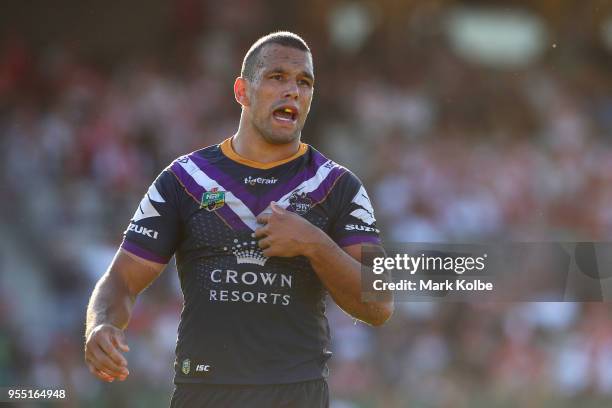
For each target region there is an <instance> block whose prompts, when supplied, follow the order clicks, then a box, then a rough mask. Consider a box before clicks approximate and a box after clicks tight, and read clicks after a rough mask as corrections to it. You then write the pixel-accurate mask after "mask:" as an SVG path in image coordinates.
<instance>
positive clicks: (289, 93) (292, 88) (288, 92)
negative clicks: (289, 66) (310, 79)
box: [283, 81, 300, 99]
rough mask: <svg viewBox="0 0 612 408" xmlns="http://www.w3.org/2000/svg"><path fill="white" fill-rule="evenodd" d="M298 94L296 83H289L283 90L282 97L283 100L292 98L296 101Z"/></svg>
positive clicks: (298, 89)
mask: <svg viewBox="0 0 612 408" xmlns="http://www.w3.org/2000/svg"><path fill="white" fill-rule="evenodd" d="M299 94H300V88H299V87H298V85H297V83H296V82H293V81H289V82H288V84H287V89H285V92H284V95H283V96H284V97H285V98H293V99H297V98H298V96H299Z"/></svg>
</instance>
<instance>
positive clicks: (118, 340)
mask: <svg viewBox="0 0 612 408" xmlns="http://www.w3.org/2000/svg"><path fill="white" fill-rule="evenodd" d="M113 343H114V344H115V347H117V348H119V349H120V350H121V351H123V352H124V353H127V352H128V351H130V347H129V346H128V345H127V343H126V342H125V338H124V337H123V332H121V334H116V335H114V336H113ZM122 357H123V356H122ZM126 365H127V361H126Z"/></svg>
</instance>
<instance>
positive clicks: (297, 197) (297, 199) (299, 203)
mask: <svg viewBox="0 0 612 408" xmlns="http://www.w3.org/2000/svg"><path fill="white" fill-rule="evenodd" d="M311 208H312V199H311V198H310V197H308V194H307V193H298V192H295V193H293V194H291V197H289V209H291V210H292V211H293V212H295V213H297V214H300V215H304V214H306V213H307V212H308V211H310V209H311Z"/></svg>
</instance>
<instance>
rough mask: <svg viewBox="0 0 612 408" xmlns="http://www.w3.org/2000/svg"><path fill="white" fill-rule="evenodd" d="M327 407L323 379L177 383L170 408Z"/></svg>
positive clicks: (326, 392) (327, 391)
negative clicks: (268, 382) (263, 382)
mask: <svg viewBox="0 0 612 408" xmlns="http://www.w3.org/2000/svg"><path fill="white" fill-rule="evenodd" d="M209 407H211V408H220V407H223V408H260V407H261V408H328V407H329V389H328V388H327V381H325V380H324V379H320V380H313V381H305V382H299V383H292V384H270V385H231V384H227V385H226V384H220V385H218V384H189V383H180V384H176V387H175V389H174V394H173V395H172V401H171V402H170V408H209Z"/></svg>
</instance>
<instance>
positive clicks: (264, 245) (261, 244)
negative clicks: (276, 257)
mask: <svg viewBox="0 0 612 408" xmlns="http://www.w3.org/2000/svg"><path fill="white" fill-rule="evenodd" d="M257 245H259V247H260V248H261V249H266V248H270V246H271V245H272V242H271V241H270V238H263V239H260V240H259V241H257ZM264 255H265V254H264Z"/></svg>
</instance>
